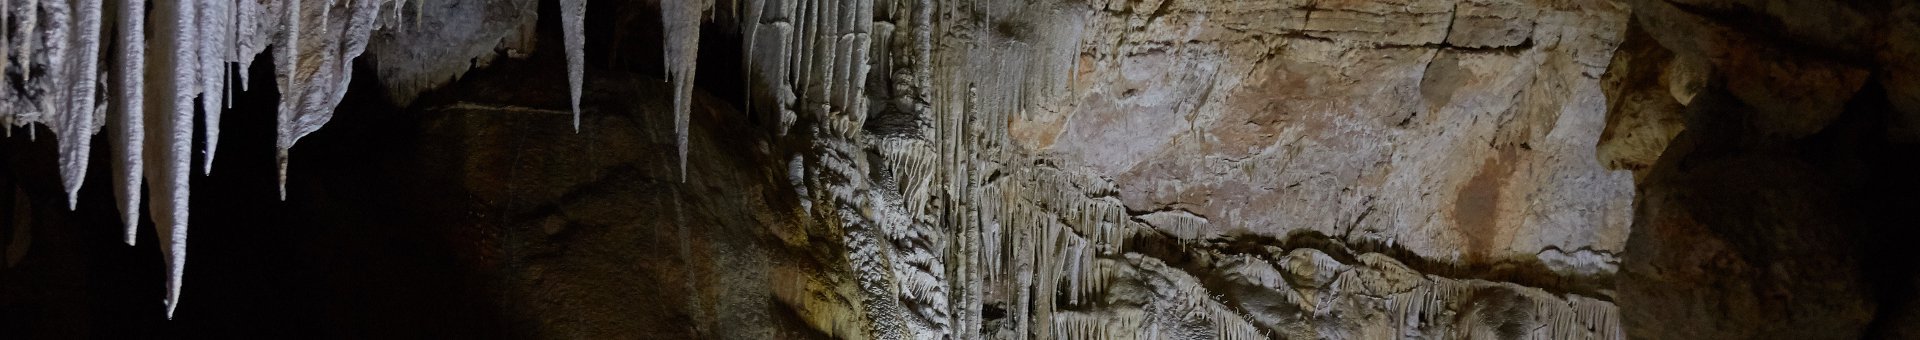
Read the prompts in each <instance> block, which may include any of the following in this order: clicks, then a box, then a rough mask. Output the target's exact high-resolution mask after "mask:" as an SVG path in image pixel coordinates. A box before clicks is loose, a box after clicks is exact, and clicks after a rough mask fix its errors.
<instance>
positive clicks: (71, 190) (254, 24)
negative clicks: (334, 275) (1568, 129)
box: [0, 0, 684, 316]
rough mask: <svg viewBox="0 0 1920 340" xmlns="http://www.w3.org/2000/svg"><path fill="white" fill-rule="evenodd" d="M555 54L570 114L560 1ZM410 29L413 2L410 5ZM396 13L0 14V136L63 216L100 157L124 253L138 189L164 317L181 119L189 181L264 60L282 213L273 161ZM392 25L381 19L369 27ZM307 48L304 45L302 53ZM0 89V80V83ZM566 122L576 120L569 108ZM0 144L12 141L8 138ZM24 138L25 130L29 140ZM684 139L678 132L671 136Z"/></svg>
mask: <svg viewBox="0 0 1920 340" xmlns="http://www.w3.org/2000/svg"><path fill="white" fill-rule="evenodd" d="M562 3H563V4H564V5H566V6H563V7H564V8H566V9H568V11H566V12H565V13H566V14H567V18H566V20H565V21H566V22H565V24H566V25H565V26H566V27H567V30H566V34H567V35H568V37H567V41H568V44H567V46H566V47H567V54H568V60H569V65H568V67H569V75H570V76H572V77H571V78H572V83H571V84H572V86H573V87H574V90H573V93H574V97H575V100H576V102H577V101H578V96H579V95H578V93H579V87H580V81H579V79H580V71H579V69H580V68H581V65H580V62H579V60H580V57H579V55H580V53H581V46H580V42H581V41H582V40H583V39H581V38H580V36H581V35H582V33H583V32H582V30H581V29H580V26H581V22H582V20H580V18H579V17H580V16H582V15H584V12H585V11H584V6H585V0H565V1H562ZM412 4H413V5H416V7H412V8H411V10H412V11H413V12H414V13H415V14H416V15H417V14H418V13H419V12H420V11H423V10H424V8H422V7H418V6H423V5H424V4H423V1H416V2H412ZM408 5H409V2H408V1H406V0H361V1H316V0H309V1H301V0H273V1H253V0H180V1H152V2H148V1H142V0H0V30H6V29H10V30H8V31H4V32H0V38H3V39H5V40H4V42H3V43H0V54H4V55H5V56H6V57H7V60H8V62H6V63H0V67H4V68H5V72H6V73H10V74H18V75H19V76H18V77H7V79H8V80H11V79H19V81H21V82H23V83H21V84H7V86H4V87H0V88H3V89H4V90H0V123H6V125H7V126H9V127H11V126H16V125H26V124H32V123H41V124H44V125H47V126H48V127H49V128H51V130H53V131H54V132H55V133H56V134H57V136H56V138H57V142H58V144H59V153H60V156H59V157H60V174H61V181H62V185H63V186H64V188H65V189H66V192H67V197H68V206H69V208H70V209H71V208H73V207H74V206H75V205H77V202H78V199H79V198H78V196H79V190H80V187H81V185H82V184H83V183H82V181H83V179H84V178H85V177H86V170H87V166H88V159H87V156H88V154H89V150H90V149H91V148H92V145H90V142H91V140H92V136H93V134H94V133H96V132H98V131H100V130H101V128H102V127H105V128H106V130H107V134H108V140H109V142H110V143H111V145H110V147H111V148H112V155H113V159H112V164H111V168H112V170H111V171H112V178H113V180H114V182H115V185H114V186H113V193H114V197H115V205H116V207H117V208H119V210H120V212H121V214H122V215H121V218H122V221H123V222H124V224H125V225H126V232H125V240H124V241H125V242H127V243H128V244H133V243H134V242H135V241H136V240H135V236H136V235H137V234H138V232H137V230H135V229H134V227H135V226H136V225H138V224H139V223H138V219H139V217H140V212H139V206H140V203H141V197H140V192H141V190H140V185H141V183H142V181H143V180H145V183H146V184H147V189H148V193H149V195H150V196H149V197H150V200H148V201H147V203H148V205H149V207H148V208H149V210H150V212H151V215H149V217H150V218H151V219H152V220H153V221H154V226H155V229H157V231H158V235H159V237H160V240H161V249H162V251H163V253H165V257H166V263H167V273H168V280H167V297H166V300H165V301H166V306H167V314H168V315H169V316H171V315H172V313H173V311H174V309H175V306H177V305H178V302H179V299H180V286H181V282H182V274H183V273H184V268H185V263H184V262H185V258H186V232H187V212H188V211H189V209H188V206H187V202H188V179H189V177H190V174H191V173H192V171H191V168H192V167H193V164H192V160H193V155H194V152H193V151H194V150H192V148H193V145H194V140H192V138H193V136H194V128H195V127H196V122H195V121H194V119H193V118H194V114H195V113H196V112H200V113H201V121H199V122H198V126H199V128H200V129H201V131H203V133H202V135H201V136H202V138H203V140H201V141H200V144H201V145H202V146H203V149H202V150H200V151H201V152H200V153H201V157H202V158H201V160H202V162H201V163H200V170H201V172H202V173H203V174H210V173H211V171H212V168H213V159H214V155H215V154H216V153H215V151H216V150H217V148H218V147H219V139H220V124H219V120H220V114H221V111H222V110H223V109H225V108H227V107H229V106H231V104H232V98H233V93H234V90H235V88H234V87H233V86H235V85H239V86H242V88H240V90H245V88H244V86H245V84H246V82H247V78H246V76H247V74H246V72H232V70H231V69H229V67H232V66H236V65H233V64H237V66H238V69H239V70H247V69H248V68H249V66H250V64H251V63H252V61H253V58H254V57H255V56H257V55H259V54H261V53H262V52H265V51H266V49H267V48H268V46H269V45H272V46H273V47H274V48H275V50H274V56H275V59H276V60H274V63H275V64H274V70H275V80H276V85H278V87H279V92H280V93H281V98H280V99H281V100H280V107H279V109H278V122H279V125H278V137H277V141H276V146H277V147H278V148H279V149H280V158H279V159H278V162H280V173H279V176H280V180H281V182H282V184H281V194H280V195H281V199H285V198H286V193H285V180H286V154H287V153H286V151H287V150H288V149H289V148H291V147H292V146H293V144H294V142H296V141H298V140H299V139H300V138H301V137H303V136H305V135H307V134H309V133H312V132H313V131H315V130H318V129H319V128H320V126H321V125H324V124H325V123H326V122H327V121H328V120H329V119H330V118H331V117H332V114H333V109H334V107H336V106H338V105H339V103H340V100H341V99H342V98H343V97H344V96H345V94H346V90H347V84H348V83H349V82H350V80H351V78H350V77H351V75H352V65H353V63H352V61H353V59H354V58H355V57H358V56H360V54H361V53H363V52H364V51H365V50H366V46H367V43H368V40H370V39H371V37H372V32H373V31H374V30H377V29H381V28H383V27H387V26H398V25H400V24H403V23H404V20H405V18H406V17H407V16H405V15H401V13H402V12H404V11H405V10H407V9H409V8H408V7H407V6H408ZM383 13H387V14H391V15H388V16H383V15H381V14H383ZM309 39H317V40H309ZM0 81H6V80H0ZM576 112H577V107H576ZM9 131H11V130H9ZM29 131H32V130H29ZM682 131H684V128H682Z"/></svg>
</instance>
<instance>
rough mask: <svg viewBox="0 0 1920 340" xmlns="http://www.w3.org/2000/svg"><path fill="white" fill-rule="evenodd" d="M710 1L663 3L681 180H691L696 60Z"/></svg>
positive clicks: (662, 11) (662, 15)
mask: <svg viewBox="0 0 1920 340" xmlns="http://www.w3.org/2000/svg"><path fill="white" fill-rule="evenodd" d="M707 1H708V0H667V1H662V2H661V3H660V23H661V25H662V26H665V27H662V30H663V31H665V32H666V33H665V34H666V40H667V41H666V43H665V46H666V54H667V55H666V62H667V77H668V78H669V81H670V82H672V83H673V114H674V118H673V133H674V136H675V139H676V140H677V141H678V144H677V145H678V146H679V151H680V153H679V155H680V181H681V182H685V181H686V180H687V119H688V115H689V114H691V112H692V111H693V108H692V105H693V77H694V70H695V68H694V61H695V60H696V59H698V58H699V56H700V15H701V12H704V11H706V7H707V3H706V2H707Z"/></svg>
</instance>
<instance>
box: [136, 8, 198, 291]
mask: <svg viewBox="0 0 1920 340" xmlns="http://www.w3.org/2000/svg"><path fill="white" fill-rule="evenodd" d="M153 4H154V5H155V6H154V8H153V10H152V11H151V12H149V14H150V15H151V17H149V18H148V22H149V23H151V24H153V37H154V40H153V43H154V44H155V45H154V46H153V47H154V49H155V50H159V51H160V52H159V53H154V54H152V55H150V57H151V58H150V59H148V60H150V61H151V62H152V64H151V66H152V67H150V68H148V69H147V71H148V79H147V80H148V81H149V82H148V84H149V85H151V86H153V90H154V91H151V92H148V95H149V96H151V97H150V98H149V100H148V101H147V103H148V104H149V105H152V106H150V107H148V108H147V110H146V114H147V117H146V120H147V121H148V122H152V123H153V125H151V126H149V127H148V129H146V134H147V138H146V139H147V140H148V141H151V142H153V143H148V144H146V146H147V147H148V149H147V154H148V155H153V156H155V158H156V161H154V162H146V163H145V164H146V168H147V169H146V172H147V177H148V178H151V179H153V180H152V181H149V182H147V184H148V190H149V191H150V192H151V193H152V194H153V197H154V199H153V200H151V201H149V204H150V209H152V212H153V215H152V216H153V222H154V223H153V224H154V228H156V229H158V231H159V232H158V234H159V235H160V249H161V252H162V253H165V254H166V263H167V298H166V304H167V317H168V318H172V317H173V311H174V310H175V309H176V308H178V307H179V305H180V287H181V283H182V279H183V274H185V273H186V259H187V212H188V211H189V210H188V209H187V202H188V200H187V196H188V190H189V189H188V178H189V177H190V176H189V173H190V170H189V169H190V168H191V167H192V166H193V165H192V162H193V150H192V149H193V98H194V97H195V96H197V95H198V94H199V93H197V91H195V90H194V85H195V84H196V82H197V81H199V78H198V76H199V74H198V73H197V72H196V71H197V69H198V68H199V65H198V64H197V63H196V57H197V56H198V55H199V51H198V50H197V49H196V45H195V43H197V42H198V41H196V40H195V39H194V36H193V31H194V27H193V25H194V23H195V21H194V13H195V11H194V5H195V3H194V2H192V1H157V2H154V3H153Z"/></svg>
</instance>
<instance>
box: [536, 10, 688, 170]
mask: <svg viewBox="0 0 1920 340" xmlns="http://www.w3.org/2000/svg"><path fill="white" fill-rule="evenodd" d="M668 2H675V1H668ZM586 17H587V0H560V29H561V31H563V32H565V35H566V38H565V39H564V40H565V43H566V48H567V86H570V87H569V88H568V89H567V90H568V91H570V94H571V95H572V99H573V131H575V132H579V131H580V86H581V85H583V84H582V83H584V81H583V80H584V79H585V78H586V73H585V72H586V66H587V65H586V63H587V62H586V58H587V57H586V45H587V31H586V25H587V19H586ZM682 144H685V142H682ZM682 162H685V161H684V160H683V161H682Z"/></svg>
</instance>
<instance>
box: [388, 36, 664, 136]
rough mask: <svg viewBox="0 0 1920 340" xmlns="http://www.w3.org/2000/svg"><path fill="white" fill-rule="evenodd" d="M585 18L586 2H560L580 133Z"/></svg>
mask: <svg viewBox="0 0 1920 340" xmlns="http://www.w3.org/2000/svg"><path fill="white" fill-rule="evenodd" d="M667 2H678V1H671V0H670V1H667ZM397 7H398V5H396V8H397ZM396 12H398V11H396ZM586 18H587V0H560V29H561V31H562V32H564V35H565V36H566V37H565V38H564V39H563V41H564V43H565V45H566V48H567V86H568V88H567V90H568V92H569V94H570V95H571V96H572V97H571V99H572V100H573V131H575V132H578V131H580V91H581V85H583V83H584V82H585V79H586V67H587V61H586V58H587V53H586V45H587V28H586V26H587V19H586ZM682 162H684V161H682Z"/></svg>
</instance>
